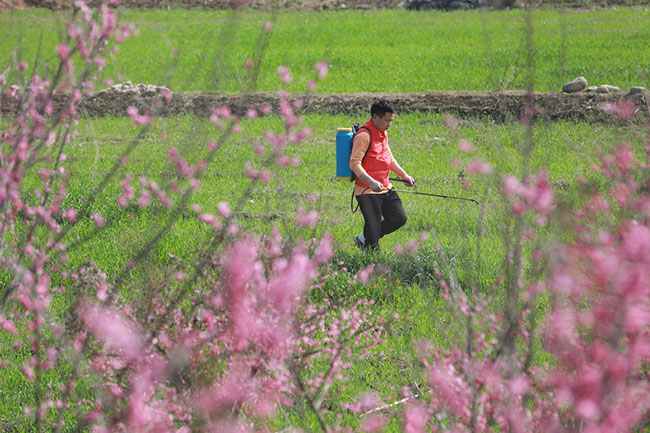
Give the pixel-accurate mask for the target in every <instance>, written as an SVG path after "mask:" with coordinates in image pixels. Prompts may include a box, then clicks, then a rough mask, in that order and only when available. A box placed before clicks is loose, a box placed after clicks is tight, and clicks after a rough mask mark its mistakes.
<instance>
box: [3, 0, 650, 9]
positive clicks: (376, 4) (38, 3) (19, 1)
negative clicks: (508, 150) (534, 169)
mask: <svg viewBox="0 0 650 433" xmlns="http://www.w3.org/2000/svg"><path fill="white" fill-rule="evenodd" d="M411 1H412V0H411ZM524 2H528V3H530V2H532V3H533V4H534V5H536V6H548V5H550V6H558V7H570V8H594V7H610V6H615V5H648V4H650V0H513V1H512V2H508V4H510V3H514V5H521V4H523V3H524ZM73 3H74V0H0V11H1V10H6V9H22V8H25V7H36V8H45V9H65V8H69V7H70V6H71V5H72V4H73ZM86 3H88V4H89V5H90V6H97V5H99V4H100V3H101V0H87V1H86ZM242 3H247V6H246V7H253V8H255V9H262V10H278V9H290V10H301V11H315V10H320V11H323V10H341V9H362V10H372V9H393V8H404V7H406V6H407V5H409V0H250V1H248V0H246V1H243V0H121V1H120V5H121V7H126V8H133V9H173V8H183V9H231V8H233V6H235V7H236V6H237V5H239V4H242ZM500 3H501V2H500V1H499V0H485V1H484V4H485V5H486V6H488V7H489V6H493V5H498V4H500Z"/></svg>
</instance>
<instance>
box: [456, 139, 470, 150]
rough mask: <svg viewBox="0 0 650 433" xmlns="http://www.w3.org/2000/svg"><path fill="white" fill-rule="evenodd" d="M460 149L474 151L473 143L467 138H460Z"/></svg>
mask: <svg viewBox="0 0 650 433" xmlns="http://www.w3.org/2000/svg"><path fill="white" fill-rule="evenodd" d="M458 150H460V151H461V152H471V151H472V143H470V142H469V141H467V140H460V141H459V142H458Z"/></svg>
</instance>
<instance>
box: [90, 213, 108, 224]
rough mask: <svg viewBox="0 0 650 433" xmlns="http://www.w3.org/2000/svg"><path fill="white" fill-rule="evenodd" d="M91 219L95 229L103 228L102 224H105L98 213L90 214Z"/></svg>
mask: <svg viewBox="0 0 650 433" xmlns="http://www.w3.org/2000/svg"><path fill="white" fill-rule="evenodd" d="M92 219H93V222H94V223H95V225H96V226H97V227H104V224H106V222H105V221H104V217H102V216H101V215H100V214H98V213H94V214H92Z"/></svg>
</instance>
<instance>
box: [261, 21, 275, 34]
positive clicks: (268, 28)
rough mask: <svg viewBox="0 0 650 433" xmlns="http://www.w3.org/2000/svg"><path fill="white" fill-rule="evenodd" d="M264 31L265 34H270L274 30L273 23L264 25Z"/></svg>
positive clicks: (269, 22) (268, 22)
mask: <svg viewBox="0 0 650 433" xmlns="http://www.w3.org/2000/svg"><path fill="white" fill-rule="evenodd" d="M263 29H264V31H265V32H270V31H271V30H272V29H273V23H272V22H271V21H267V22H266V23H264V27H263Z"/></svg>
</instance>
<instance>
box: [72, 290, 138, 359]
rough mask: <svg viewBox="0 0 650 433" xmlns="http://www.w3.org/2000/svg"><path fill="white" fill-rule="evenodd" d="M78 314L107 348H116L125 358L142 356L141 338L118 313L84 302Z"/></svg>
mask: <svg viewBox="0 0 650 433" xmlns="http://www.w3.org/2000/svg"><path fill="white" fill-rule="evenodd" d="M79 315H80V317H81V319H82V320H83V321H84V323H85V324H86V326H87V327H88V329H89V330H90V332H91V333H92V334H93V335H94V336H95V337H96V338H97V339H99V340H100V341H101V342H102V343H103V344H104V346H106V348H107V349H109V350H117V351H118V352H120V353H121V354H123V355H124V356H125V357H126V359H127V360H130V361H135V360H137V359H139V358H140V357H141V356H142V346H141V338H140V336H139V334H138V333H137V332H135V331H134V330H133V326H132V325H131V324H129V323H128V322H127V321H126V320H125V319H124V318H123V317H122V315H121V314H120V313H118V312H117V311H115V310H112V309H109V308H105V307H101V306H99V305H95V304H91V303H84V304H83V305H82V306H81V307H80V310H79Z"/></svg>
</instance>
